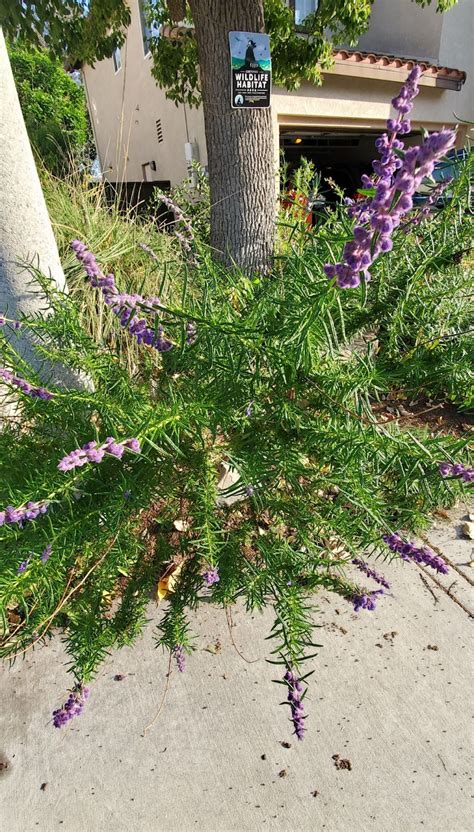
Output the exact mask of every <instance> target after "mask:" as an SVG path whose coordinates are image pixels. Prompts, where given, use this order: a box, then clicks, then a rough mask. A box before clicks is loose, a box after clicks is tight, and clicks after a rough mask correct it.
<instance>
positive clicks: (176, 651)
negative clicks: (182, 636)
mask: <svg viewBox="0 0 474 832" xmlns="http://www.w3.org/2000/svg"><path fill="white" fill-rule="evenodd" d="M172 652H173V656H174V657H175V659H176V664H177V665H178V670H179V672H180V673H184V671H185V669H186V655H185V652H184V648H183V645H182V644H176V645H175V646H174V647H173V651H172Z"/></svg>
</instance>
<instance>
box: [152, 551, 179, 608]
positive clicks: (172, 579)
mask: <svg viewBox="0 0 474 832" xmlns="http://www.w3.org/2000/svg"><path fill="white" fill-rule="evenodd" d="M183 563H184V561H182V562H181V563H179V564H177V563H170V565H169V566H168V567H167V569H166V571H165V572H164V573H163V575H162V576H161V578H160V580H159V581H158V587H157V590H156V601H157V603H158V604H159V603H160V602H161V601H162V600H163V598H166V597H167V596H168V595H169V594H170V592H174V591H175V589H176V584H177V582H178V578H179V576H180V574H181V570H182V568H183Z"/></svg>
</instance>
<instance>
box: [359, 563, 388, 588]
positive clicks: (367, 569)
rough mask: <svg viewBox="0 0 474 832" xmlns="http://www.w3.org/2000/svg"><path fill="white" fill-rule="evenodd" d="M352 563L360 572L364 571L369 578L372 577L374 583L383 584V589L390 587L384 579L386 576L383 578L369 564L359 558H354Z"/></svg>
mask: <svg viewBox="0 0 474 832" xmlns="http://www.w3.org/2000/svg"><path fill="white" fill-rule="evenodd" d="M352 563H353V564H354V566H357V568H358V569H360V571H361V572H365V574H366V575H367V576H368V577H369V578H372V580H374V581H375V582H376V583H378V584H380V585H381V586H384V587H385V589H390V584H389V582H388V581H387V580H386V578H384V576H383V575H381V574H380V572H376V571H375V569H372V568H371V567H370V566H369V564H368V563H366V562H365V561H363V560H362V559H361V558H354V559H353V561H352Z"/></svg>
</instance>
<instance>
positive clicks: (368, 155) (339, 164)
mask: <svg viewBox="0 0 474 832" xmlns="http://www.w3.org/2000/svg"><path fill="white" fill-rule="evenodd" d="M381 132H382V130H373V131H371V130H365V131H363V132H362V131H359V132H356V131H351V130H317V129H314V128H307V127H304V128H294V127H281V128H280V149H281V151H282V154H283V157H284V161H285V163H286V168H287V171H286V178H287V184H288V185H289V183H290V182H291V180H292V176H293V174H294V172H295V170H296V169H297V168H298V167H299V165H300V164H301V159H302V158H303V157H304V158H305V159H307V160H308V161H310V162H313V164H314V166H315V174H316V178H317V179H320V190H319V193H320V195H321V196H322V197H323V198H324V201H325V202H326V203H329V204H330V203H334V202H336V201H338V196H337V194H336V193H335V191H334V188H333V187H331V184H330V183H331V182H334V183H335V184H336V185H337V186H338V187H339V188H341V189H342V190H343V192H344V196H347V197H351V198H355V197H356V194H357V190H358V188H359V187H361V184H360V182H361V176H362V174H363V173H366V174H370V173H372V166H371V163H372V160H373V159H375V158H377V150H376V148H375V140H376V139H377V138H378V137H379V136H380V134H381ZM407 138H408V144H410V139H413V140H415V139H416V138H417V136H416V134H415V133H413V134H412V135H411V136H408V137H407ZM328 180H329V182H328Z"/></svg>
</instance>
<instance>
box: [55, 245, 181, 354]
mask: <svg viewBox="0 0 474 832" xmlns="http://www.w3.org/2000/svg"><path fill="white" fill-rule="evenodd" d="M71 248H72V250H73V252H74V254H75V255H76V257H77V259H78V260H79V261H80V262H81V263H82V265H83V266H84V269H85V272H86V274H87V277H88V278H89V281H90V283H91V286H94V287H95V288H98V289H101V291H102V294H103V296H104V300H105V303H106V304H107V306H110V308H111V309H112V312H113V313H114V315H116V316H117V317H118V319H119V322H120V325H121V326H123V327H124V328H126V329H128V331H129V333H130V335H133V336H134V338H136V340H137V341H138V343H139V344H146V345H147V346H149V347H154V348H155V349H156V350H158V352H168V351H169V350H171V349H172V348H173V344H172V343H171V341H169V340H168V339H167V338H165V337H164V333H163V326H162V325H161V324H158V325H157V326H156V327H155V326H150V325H149V324H148V322H147V320H146V319H145V318H140V317H138V315H136V314H135V313H136V310H137V307H143V308H145V310H146V312H148V313H149V314H150V315H153V316H155V317H156V315H157V312H158V310H157V309H156V307H157V306H159V305H160V299H159V298H156V297H150V298H144V297H142V296H141V295H129V294H125V293H120V292H119V290H118V289H117V286H116V285H115V278H114V275H113V274H108V275H104V274H103V273H102V272H101V270H100V267H99V265H98V263H97V260H96V258H95V256H94V255H93V254H92V252H91V251H89V250H88V249H87V247H86V246H85V245H84V243H81V241H80V240H73V241H72V243H71Z"/></svg>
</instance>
